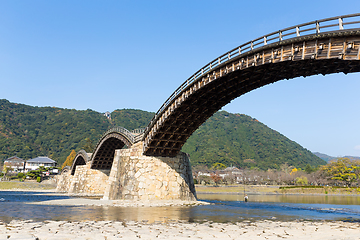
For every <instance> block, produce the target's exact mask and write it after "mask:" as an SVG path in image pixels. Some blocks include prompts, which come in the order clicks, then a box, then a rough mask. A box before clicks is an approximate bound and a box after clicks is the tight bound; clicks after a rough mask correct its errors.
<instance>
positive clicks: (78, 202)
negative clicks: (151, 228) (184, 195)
mask: <svg viewBox="0 0 360 240" xmlns="http://www.w3.org/2000/svg"><path fill="white" fill-rule="evenodd" d="M27 204H36V205H63V206H113V207H170V206H198V205H208V204H209V203H207V202H203V201H182V200H152V201H134V200H101V199H100V200H99V199H87V198H70V199H58V200H49V201H42V202H29V203H27Z"/></svg>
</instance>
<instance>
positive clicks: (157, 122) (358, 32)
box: [143, 13, 360, 156]
mask: <svg viewBox="0 0 360 240" xmlns="http://www.w3.org/2000/svg"><path fill="white" fill-rule="evenodd" d="M359 59H360V14H359V13H358V14H352V15H346V16H338V17H333V18H327V19H322V20H318V21H312V22H308V23H304V24H300V25H297V26H293V27H289V28H285V29H282V30H279V31H276V32H273V33H270V34H267V35H264V36H261V37H259V38H257V39H254V40H252V41H249V42H247V43H245V44H243V45H240V46H239V47H236V48H234V49H232V50H230V51H229V52H227V53H225V54H223V55H221V56H219V57H218V58H216V59H214V60H213V61H211V62H210V63H208V64H206V65H205V66H204V67H202V68H201V69H199V70H198V71H197V72H196V73H195V74H193V75H192V76H191V77H190V78H189V79H187V80H186V81H185V82H184V83H183V84H182V85H181V86H180V87H179V88H178V89H176V91H175V92H174V93H173V94H172V95H171V96H170V97H169V98H168V99H167V100H166V101H165V103H164V104H163V105H162V106H161V107H160V109H159V110H158V111H157V112H156V114H155V116H154V118H153V119H152V120H151V122H150V124H149V125H148V126H147V128H146V130H145V133H144V138H143V141H144V154H145V155H150V156H175V155H176V154H177V153H178V152H179V151H180V149H181V148H182V146H183V145H184V143H185V141H186V140H187V139H188V138H189V137H190V135H191V134H192V133H193V132H194V131H195V130H196V129H197V128H198V127H199V126H200V125H201V124H202V123H204V122H205V121H206V120H207V119H208V118H209V117H211V116H212V115H213V114H214V113H215V112H217V111H218V110H219V109H221V108H222V107H223V106H225V105H226V104H228V103H229V102H230V101H231V100H233V99H235V98H237V97H239V96H241V95H243V94H245V93H247V92H250V91H251V90H254V89H256V88H259V87H261V86H264V85H267V84H270V83H274V82H276V81H279V80H282V79H291V78H296V77H301V76H303V77H306V76H311V75H317V74H323V75H326V74H331V73H339V72H343V73H345V74H347V73H351V72H359V71H360V61H359Z"/></svg>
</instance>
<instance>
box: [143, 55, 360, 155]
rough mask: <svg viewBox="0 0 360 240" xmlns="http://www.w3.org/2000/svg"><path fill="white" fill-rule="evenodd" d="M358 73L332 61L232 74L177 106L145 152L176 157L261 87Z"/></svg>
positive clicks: (350, 64)
mask: <svg viewBox="0 0 360 240" xmlns="http://www.w3.org/2000/svg"><path fill="white" fill-rule="evenodd" d="M359 71H360V64H359V61H357V60H353V61H351V60H350V61H349V60H346V61H345V60H342V59H339V58H333V59H324V60H315V59H306V60H302V61H283V62H279V63H268V64H264V65H260V66H256V67H249V68H246V69H244V70H236V71H233V72H230V73H228V74H226V75H223V76H222V77H220V78H217V79H216V81H211V82H209V83H207V84H206V85H205V86H203V87H201V88H200V89H199V90H197V91H196V94H191V95H189V96H187V98H186V99H185V100H183V101H182V102H181V104H178V105H177V106H176V108H175V109H173V110H172V112H171V114H170V115H169V116H167V117H166V119H165V120H164V121H163V122H162V123H161V124H159V126H158V127H157V129H156V131H154V133H153V134H152V136H151V140H150V141H148V144H147V145H145V149H144V150H145V151H144V153H145V154H146V155H151V156H176V154H177V153H178V152H179V151H180V150H181V148H182V146H183V145H184V143H185V142H186V140H187V139H188V138H189V137H190V136H191V134H192V133H193V132H194V131H195V130H196V129H197V128H198V127H199V126H200V125H201V124H203V123H204V122H205V121H206V120H207V119H208V118H209V117H211V116H212V115H213V114H214V113H215V112H217V111H218V110H219V109H221V108H222V107H223V106H225V105H226V104H228V103H229V102H230V101H231V100H233V99H235V98H237V97H239V96H241V95H243V94H245V93H247V92H250V91H251V90H254V89H256V88H259V87H261V86H264V85H267V84H270V83H274V82H276V81H279V80H282V79H292V78H295V77H301V76H303V77H306V76H311V75H317V74H323V75H325V74H331V73H338V72H344V73H351V72H359ZM309 87H311V86H309Z"/></svg>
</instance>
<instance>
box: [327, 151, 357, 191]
mask: <svg viewBox="0 0 360 240" xmlns="http://www.w3.org/2000/svg"><path fill="white" fill-rule="evenodd" d="M359 168H360V164H359V162H357V161H351V160H350V159H349V158H338V159H337V161H332V162H330V163H328V164H326V165H324V166H322V167H321V168H320V171H321V172H322V173H323V175H325V177H327V178H328V179H331V180H335V181H340V182H342V183H344V184H345V185H346V186H347V187H350V186H351V184H352V183H353V182H355V181H356V180H357V179H358V178H359V175H360V173H359Z"/></svg>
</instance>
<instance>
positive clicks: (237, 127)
mask: <svg viewBox="0 0 360 240" xmlns="http://www.w3.org/2000/svg"><path fill="white" fill-rule="evenodd" d="M182 151H184V152H187V153H189V154H190V157H191V161H192V164H193V165H197V164H204V165H207V166H211V165H212V164H213V163H214V162H221V163H223V164H225V165H226V166H230V165H233V166H239V167H258V168H260V169H263V170H265V169H268V168H278V167H280V165H281V164H283V163H288V164H289V165H292V166H296V167H301V168H304V167H305V166H306V164H310V165H311V166H318V165H321V164H325V163H326V162H325V161H324V160H322V159H320V158H319V157H317V156H315V155H314V154H312V153H311V152H310V151H308V150H307V149H304V148H303V147H301V146H300V145H299V144H297V143H296V142H294V141H291V140H290V139H288V138H286V137H285V136H283V135H282V134H280V133H278V132H277V131H275V130H272V129H270V128H268V127H267V126H266V125H264V124H262V123H260V122H259V121H258V120H256V119H254V118H252V117H249V116H246V115H244V114H230V113H227V112H225V111H221V112H217V113H215V114H214V115H213V116H212V117H211V118H209V119H208V120H207V121H206V122H205V123H204V124H203V125H202V126H201V127H200V128H199V129H198V130H197V131H195V132H194V134H193V135H192V136H191V137H190V138H189V139H188V141H187V142H186V143H185V145H184V147H183V149H182Z"/></svg>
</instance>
